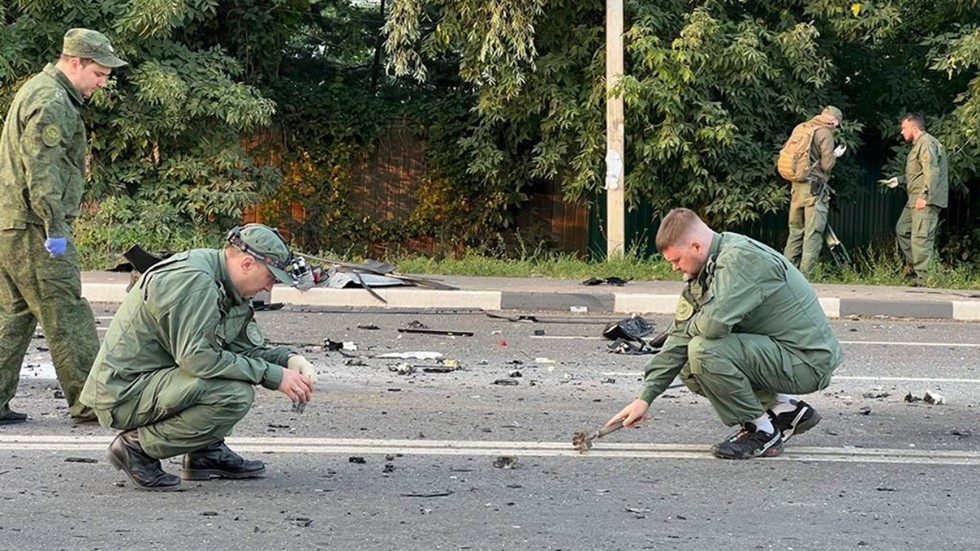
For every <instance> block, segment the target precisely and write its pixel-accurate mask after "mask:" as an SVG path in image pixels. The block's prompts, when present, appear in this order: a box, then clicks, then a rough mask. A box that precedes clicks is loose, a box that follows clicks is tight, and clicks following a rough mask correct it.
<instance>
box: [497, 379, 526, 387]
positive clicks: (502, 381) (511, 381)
mask: <svg viewBox="0 0 980 551" xmlns="http://www.w3.org/2000/svg"><path fill="white" fill-rule="evenodd" d="M493 384H495V385H501V386H517V385H518V384H520V382H519V381H515V380H514V379H497V380H495V381H494V382H493Z"/></svg>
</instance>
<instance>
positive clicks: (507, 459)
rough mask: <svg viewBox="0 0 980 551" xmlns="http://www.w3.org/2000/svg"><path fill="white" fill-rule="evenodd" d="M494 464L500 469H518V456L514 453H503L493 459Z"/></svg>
mask: <svg viewBox="0 0 980 551" xmlns="http://www.w3.org/2000/svg"><path fill="white" fill-rule="evenodd" d="M493 466H494V467H496V468H498V469H516V468H517V458H516V457H514V456H512V455H501V456H498V457H497V458H495V459H494V460H493Z"/></svg>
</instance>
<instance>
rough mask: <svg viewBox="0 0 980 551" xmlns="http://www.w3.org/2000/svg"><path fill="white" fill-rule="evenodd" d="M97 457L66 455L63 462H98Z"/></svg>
mask: <svg viewBox="0 0 980 551" xmlns="http://www.w3.org/2000/svg"><path fill="white" fill-rule="evenodd" d="M98 462H99V460H98V459H92V458H91V457H66V458H65V463H98Z"/></svg>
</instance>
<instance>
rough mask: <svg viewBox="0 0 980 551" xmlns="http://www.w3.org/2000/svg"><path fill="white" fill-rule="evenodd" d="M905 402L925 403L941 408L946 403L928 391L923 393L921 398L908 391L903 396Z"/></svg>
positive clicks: (940, 397)
mask: <svg viewBox="0 0 980 551" xmlns="http://www.w3.org/2000/svg"><path fill="white" fill-rule="evenodd" d="M905 401H906V402H909V403H915V402H925V403H927V404H932V405H934V406H941V405H943V404H945V403H946V398H944V397H943V396H942V395H940V394H937V393H935V392H929V391H928V390H927V391H925V392H924V393H923V394H922V396H917V395H915V394H912V392H911V391H909V393H908V394H906V395H905Z"/></svg>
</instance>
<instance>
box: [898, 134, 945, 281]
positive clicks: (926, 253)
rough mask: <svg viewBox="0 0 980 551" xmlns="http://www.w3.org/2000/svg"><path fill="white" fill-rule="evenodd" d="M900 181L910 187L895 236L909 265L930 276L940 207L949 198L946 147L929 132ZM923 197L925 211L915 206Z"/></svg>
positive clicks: (917, 145) (917, 142)
mask: <svg viewBox="0 0 980 551" xmlns="http://www.w3.org/2000/svg"><path fill="white" fill-rule="evenodd" d="M899 184H902V185H905V186H906V187H907V189H908V196H909V197H908V201H906V203H905V208H903V209H902V214H901V216H899V217H898V222H896V223H895V237H896V240H897V241H898V246H899V248H900V249H901V250H902V254H903V255H904V256H905V262H906V264H908V265H909V266H910V267H911V268H912V269H913V270H915V273H916V274H918V276H919V277H926V276H927V275H928V274H929V271H930V270H931V269H932V257H933V254H934V249H935V242H936V228H937V226H938V225H939V210H940V209H944V208H946V206H947V201H948V198H949V167H948V164H947V159H946V148H944V147H943V145H942V144H941V143H939V140H937V139H936V138H934V137H933V136H932V135H931V134H929V133H928V132H923V133H921V134H919V137H918V138H916V139H915V141H914V142H912V149H911V150H909V156H908V159H906V161H905V176H904V177H901V178H899ZM920 198H922V199H925V202H926V207H925V208H924V209H922V210H919V209H917V208H915V203H916V201H917V200H918V199H920Z"/></svg>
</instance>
